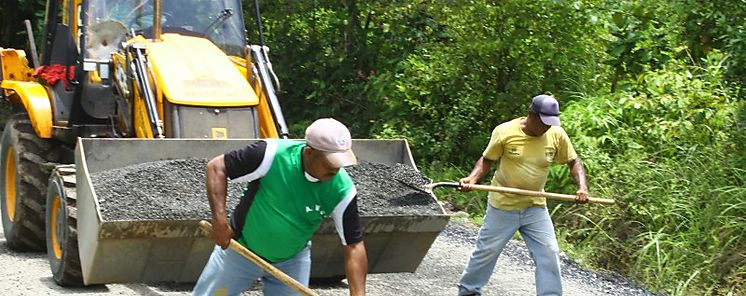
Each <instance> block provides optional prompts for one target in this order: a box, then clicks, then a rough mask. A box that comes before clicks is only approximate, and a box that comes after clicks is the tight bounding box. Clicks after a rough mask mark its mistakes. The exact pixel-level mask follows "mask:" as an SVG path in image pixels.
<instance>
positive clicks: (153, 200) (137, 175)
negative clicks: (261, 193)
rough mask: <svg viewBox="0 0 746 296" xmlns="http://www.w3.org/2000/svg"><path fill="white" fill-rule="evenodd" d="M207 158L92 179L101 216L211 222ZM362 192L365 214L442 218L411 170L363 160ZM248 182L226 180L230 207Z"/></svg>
mask: <svg viewBox="0 0 746 296" xmlns="http://www.w3.org/2000/svg"><path fill="white" fill-rule="evenodd" d="M206 166H207V159H198V158H190V159H176V160H164V161H154V162H146V163H141V164H136V165H131V166H126V167H121V168H116V169H111V170H106V171H101V172H97V173H94V174H92V175H91V181H92V182H93V188H94V190H95V191H96V195H97V197H98V201H99V205H100V206H101V214H102V216H103V217H102V218H103V219H104V220H105V221H115V220H193V219H194V220H197V219H210V218H211V217H212V214H211V212H210V205H209V203H208V201H207V189H206V187H205V186H206V185H205V177H206V176H205V168H206ZM346 170H347V171H348V172H349V174H350V176H351V177H352V179H353V181H354V182H355V186H356V187H357V191H358V208H359V211H360V215H361V216H392V215H393V216H398V215H433V214H435V215H437V214H443V213H442V211H441V208H440V206H439V205H438V203H437V201H436V200H435V199H434V198H433V197H432V195H430V194H429V193H427V192H425V191H424V190H422V189H417V188H420V187H422V185H424V184H428V183H430V180H429V179H428V178H427V177H425V176H424V175H422V174H421V173H419V172H417V171H416V170H414V169H413V168H411V167H408V166H404V165H401V164H396V165H393V166H389V165H385V164H379V163H369V162H362V163H360V164H358V165H355V166H351V167H347V168H346ZM244 186H245V183H243V182H241V183H238V182H228V198H227V205H226V208H227V209H228V210H229V212H232V210H233V209H234V208H235V206H236V204H238V201H239V199H240V197H241V195H242V192H243V187H244Z"/></svg>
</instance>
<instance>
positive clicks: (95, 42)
mask: <svg viewBox="0 0 746 296" xmlns="http://www.w3.org/2000/svg"><path fill="white" fill-rule="evenodd" d="M158 19H160V21H158ZM46 32H47V33H46V34H45V37H46V38H45V39H46V42H45V47H44V52H43V58H42V64H43V65H54V64H62V65H64V66H65V69H66V70H70V71H73V72H74V73H73V74H71V75H70V78H72V79H70V80H71V83H70V84H69V85H68V86H67V87H61V86H59V85H57V86H55V87H52V88H51V89H50V91H49V92H50V93H51V94H52V98H53V99H52V101H53V104H52V105H53V108H52V109H53V110H54V121H55V126H67V127H68V129H67V134H69V135H71V137H74V136H95V137H138V138H154V137H155V138H157V137H175V138H179V137H182V138H183V137H187V138H195V137H196V138H216V137H217V138H220V137H226V138H233V137H239V138H257V137H260V136H261V135H264V134H267V133H265V132H264V130H265V129H263V128H260V127H259V125H272V128H274V126H275V125H276V124H275V122H276V121H277V117H276V116H275V118H270V119H266V116H265V119H264V120H263V121H261V122H260V120H259V115H258V112H257V105H258V104H259V99H258V97H257V92H258V91H257V90H261V89H262V87H261V86H259V87H257V86H256V84H254V85H249V84H248V83H247V76H248V74H249V73H250V71H248V70H246V69H248V68H249V66H248V64H249V63H248V62H246V63H244V64H243V65H240V64H241V63H240V62H236V61H237V60H239V61H247V60H249V59H248V58H247V57H246V55H247V52H248V51H247V44H246V33H245V29H244V23H243V13H242V8H241V3H240V0H220V1H214V0H179V1H167V0H159V1H158V0H67V1H56V0H50V1H49V2H48V7H47V27H46ZM190 38H191V39H190ZM200 44H201V45H200ZM135 47H137V49H133V48H135ZM210 47H213V48H215V47H216V48H217V49H218V50H212V49H211V48H210ZM137 50H140V51H141V53H142V56H141V57H139V58H141V59H143V60H144V62H143V63H142V65H141V68H142V69H140V70H141V71H142V72H141V73H140V74H137V73H136V70H137V69H135V68H136V66H137V63H136V62H135V60H136V59H137V58H138V55H137V54H135V51H137ZM228 57H231V58H230V59H229V58H228ZM217 64H220V65H223V67H222V68H221V67H220V66H215V65H217ZM236 64H239V66H236ZM225 65H229V68H234V69H227V68H226V67H225ZM235 68H243V69H238V70H236V69H235ZM174 69H181V70H183V71H176V70H174ZM226 70H227V71H226ZM227 72H231V73H228V74H226V73H227ZM232 72H235V73H232ZM138 77H140V78H142V77H146V78H144V79H139V80H138ZM236 77H238V79H236ZM238 80H241V82H239V81H238ZM252 83H254V82H252ZM145 84H148V85H145ZM197 88H199V89H197ZM252 88H253V89H252ZM265 109H266V108H265ZM276 109H278V110H279V107H278V108H276ZM210 114H212V115H210ZM206 118H208V119H209V120H208V124H212V125H214V127H212V128H210V129H209V130H205V129H204V128H200V125H204V119H206ZM241 118H245V119H244V120H245V121H248V123H245V122H241V120H242V119H241ZM281 120H282V121H284V119H281ZM200 121H203V122H200ZM236 122H238V124H235V123H236ZM283 124H284V122H283ZM147 125H149V126H147ZM228 125H234V126H237V127H238V128H237V129H236V128H233V129H232V130H227V126H228ZM70 128H73V129H78V131H70ZM81 129H83V130H85V129H88V130H91V131H89V132H86V131H83V132H81V131H80V130H81ZM56 130H65V129H56ZM260 130H261V132H260ZM274 134H275V135H276V134H277V133H276V132H275V133H274ZM73 139H74V138H73Z"/></svg>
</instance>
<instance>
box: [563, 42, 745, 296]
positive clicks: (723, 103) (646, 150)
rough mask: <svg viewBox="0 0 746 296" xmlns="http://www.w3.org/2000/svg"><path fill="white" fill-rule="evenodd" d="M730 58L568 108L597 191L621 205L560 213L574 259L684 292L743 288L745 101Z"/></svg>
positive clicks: (714, 57) (669, 71) (665, 73)
mask: <svg viewBox="0 0 746 296" xmlns="http://www.w3.org/2000/svg"><path fill="white" fill-rule="evenodd" d="M723 59H724V57H723V56H722V55H721V54H719V53H718V52H717V51H713V52H711V53H710V55H708V57H707V58H706V59H704V60H703V61H702V62H701V63H702V64H701V65H700V66H696V67H693V66H685V65H681V64H669V65H667V66H664V67H663V69H662V70H658V71H650V72H646V73H645V75H643V76H642V78H641V80H640V81H639V82H638V84H636V86H635V87H634V88H633V89H632V90H630V91H625V92H622V93H618V94H613V95H605V96H598V97H589V98H585V99H583V100H580V101H577V102H574V103H573V104H571V105H570V106H568V107H567V109H566V110H565V113H564V114H563V116H565V117H564V118H565V121H564V122H565V123H566V124H565V128H566V129H567V130H568V133H569V134H571V137H572V138H573V140H574V143H575V145H576V147H577V149H578V150H579V153H580V154H581V155H583V159H584V160H585V164H586V168H587V169H588V174H589V176H590V177H591V182H590V183H591V185H592V186H596V187H597V188H595V189H593V190H592V191H593V192H598V193H599V194H601V195H602V196H609V197H615V198H617V201H618V202H619V205H618V207H605V208H598V207H595V208H588V207H574V206H570V207H567V206H563V205H557V206H556V208H555V213H556V214H555V217H558V218H557V219H556V222H557V223H558V224H559V225H562V227H558V229H560V233H561V235H560V236H561V237H562V238H563V240H565V241H568V242H576V243H575V244H573V246H571V248H572V249H573V251H572V252H573V253H574V254H578V255H580V254H584V255H583V256H584V257H586V260H588V261H592V262H595V263H596V264H598V265H599V266H601V267H605V268H612V269H618V270H620V271H622V272H624V273H626V274H632V275H636V276H638V277H639V278H642V279H643V280H645V282H647V283H649V284H650V285H652V286H653V287H654V288H656V289H662V290H667V291H668V292H671V293H672V294H676V295H679V294H683V295H687V294H722V293H728V292H734V291H738V290H739V289H741V288H742V285H743V281H742V279H743V277H744V276H745V275H746V268H744V266H746V258H745V257H744V256H743V253H742V252H743V250H742V248H743V246H744V245H746V236H745V234H746V219H744V217H746V171H744V170H743V168H744V167H746V166H745V165H746V163H744V162H743V157H742V156H741V155H743V154H744V150H743V144H742V142H741V144H738V143H739V142H738V141H742V139H743V134H744V129H743V125H742V121H739V119H738V116H737V114H738V112H743V111H742V108H743V103H744V100H743V99H736V98H733V97H732V90H731V89H730V88H728V87H727V85H725V84H723V83H722V81H723V80H722V76H723V73H724V71H723V66H722V64H723V63H722V61H723ZM739 109H740V111H739ZM567 118H570V120H567ZM739 156H741V157H739ZM550 183H552V182H550ZM590 250H593V251H592V252H591V251H590ZM589 254H590V255H589Z"/></svg>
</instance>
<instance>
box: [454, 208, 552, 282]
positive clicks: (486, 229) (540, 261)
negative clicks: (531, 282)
mask: <svg viewBox="0 0 746 296" xmlns="http://www.w3.org/2000/svg"><path fill="white" fill-rule="evenodd" d="M516 230H517V231H520V232H521V236H523V239H524V240H525V241H526V246H527V247H528V250H529V252H530V253H531V257H532V258H533V259H534V263H535V264H536V271H535V278H536V294H537V295H562V278H561V277H560V262H559V247H558V245H557V237H556V236H555V234H554V226H553V225H552V220H551V218H550V217H549V212H548V211H547V209H546V208H543V207H529V208H527V209H525V210H521V211H503V210H498V209H496V208H493V207H492V206H491V205H489V204H488V205H487V214H486V215H485V216H484V225H482V228H481V229H480V230H479V236H478V237H477V246H476V249H475V250H474V252H473V253H472V254H471V257H470V258H469V262H468V263H467V265H466V269H464V272H463V273H462V274H461V280H460V281H459V284H458V289H459V295H469V294H474V293H476V294H481V289H482V287H484V285H486V284H487V281H488V280H489V279H490V276H491V275H492V272H493V270H494V269H495V264H496V263H497V258H498V257H499V256H500V252H502V250H503V248H504V247H505V244H507V243H508V241H509V240H510V238H511V237H513V234H514V233H515V232H516Z"/></svg>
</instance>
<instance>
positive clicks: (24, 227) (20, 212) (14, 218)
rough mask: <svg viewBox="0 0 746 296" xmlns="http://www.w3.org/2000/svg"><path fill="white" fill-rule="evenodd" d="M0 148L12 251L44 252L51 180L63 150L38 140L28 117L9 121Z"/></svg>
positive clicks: (5, 215) (0, 190)
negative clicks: (49, 182) (47, 204)
mask: <svg viewBox="0 0 746 296" xmlns="http://www.w3.org/2000/svg"><path fill="white" fill-rule="evenodd" d="M0 145H1V146H0V185H2V187H1V188H0V201H1V202H0V203H1V206H2V223H3V232H4V233H5V239H6V241H7V243H8V247H9V248H11V249H13V250H16V251H43V250H44V247H45V245H44V237H45V233H44V232H45V231H44V230H45V227H44V207H45V205H46V196H47V194H46V191H47V180H48V179H49V174H50V173H51V171H52V169H53V168H54V166H55V165H56V164H57V163H56V162H55V160H57V159H59V158H60V155H59V148H58V147H57V146H56V145H55V143H54V142H53V141H51V140H45V139H41V138H39V137H37V136H36V133H35V132H34V129H33V127H32V126H31V122H30V121H29V120H28V116H27V115H26V114H18V115H15V116H13V118H11V119H9V120H8V121H7V123H6V125H5V130H4V132H3V137H2V142H1V144H0Z"/></svg>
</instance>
